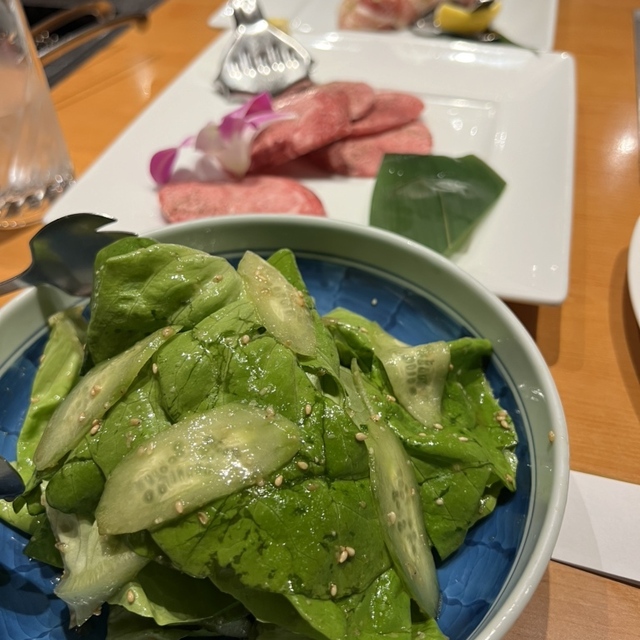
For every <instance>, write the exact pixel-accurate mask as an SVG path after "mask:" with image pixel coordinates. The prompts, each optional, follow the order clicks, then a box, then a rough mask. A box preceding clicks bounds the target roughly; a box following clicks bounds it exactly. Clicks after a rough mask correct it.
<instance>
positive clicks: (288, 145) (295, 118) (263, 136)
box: [251, 87, 351, 173]
mask: <svg viewBox="0 0 640 640" xmlns="http://www.w3.org/2000/svg"><path fill="white" fill-rule="evenodd" d="M273 107H274V109H275V110H276V111H283V112H286V113H289V114H291V115H292V118H291V119H289V120H281V121H280V122H275V123H274V124H271V125H269V126H268V127H267V128H266V129H265V130H264V131H262V132H261V133H260V134H259V135H258V137H257V138H256V139H255V140H254V142H253V146H252V149H251V172H252V173H254V172H259V171H261V170H263V169H265V168H266V169H268V168H271V167H277V166H279V165H282V164H285V163H286V162H289V161H290V160H294V159H295V158H299V157H300V156H303V155H305V154H307V153H309V152H310V151H313V150H314V149H319V148H320V147H323V146H325V145H327V144H330V143H331V142H334V141H335V140H339V139H340V138H344V137H345V136H346V135H348V134H349V131H350V130H351V120H350V118H349V101H348V98H347V96H346V95H345V93H344V92H341V91H322V90H320V89H319V88H317V87H312V88H310V89H306V90H304V91H299V92H295V93H287V94H283V95H281V96H279V97H278V98H276V99H275V100H274V101H273Z"/></svg>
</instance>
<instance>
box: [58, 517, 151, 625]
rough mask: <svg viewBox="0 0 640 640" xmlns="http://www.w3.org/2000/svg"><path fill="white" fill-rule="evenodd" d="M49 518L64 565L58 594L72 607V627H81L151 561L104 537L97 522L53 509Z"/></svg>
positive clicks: (70, 609) (119, 541) (121, 541)
mask: <svg viewBox="0 0 640 640" xmlns="http://www.w3.org/2000/svg"><path fill="white" fill-rule="evenodd" d="M47 517H48V519H49V522H50V524H51V529H52V530H53V533H54V535H55V537H56V542H57V545H56V546H57V547H58V549H60V553H61V555H62V561H63V563H64V573H63V574H62V579H61V580H60V582H58V584H57V585H56V587H55V589H54V591H55V594H56V595H57V596H58V597H59V598H61V599H62V600H64V602H65V603H66V604H67V605H68V607H69V613H70V616H71V626H80V625H81V624H83V623H84V622H86V621H87V620H88V619H89V618H90V617H91V616H92V615H94V614H95V612H96V611H98V610H99V609H100V607H101V606H102V604H104V603H105V602H106V601H107V599H108V598H109V597H110V596H111V595H112V594H113V593H115V592H116V591H117V590H118V589H120V588H121V587H122V585H124V584H126V583H127V582H129V581H130V580H132V579H133V578H134V577H135V576H136V574H137V573H138V572H139V571H140V569H142V567H144V566H145V565H146V564H147V563H148V562H149V558H144V557H142V556H139V555H138V554H137V553H135V552H134V551H132V550H131V549H129V547H127V545H126V544H125V543H124V541H123V540H121V539H118V538H113V537H111V536H103V535H100V533H99V532H98V527H97V526H96V524H95V521H93V520H90V519H88V518H84V517H82V516H76V515H74V514H66V513H62V512H60V511H58V510H56V509H53V508H52V507H50V506H49V505H47Z"/></svg>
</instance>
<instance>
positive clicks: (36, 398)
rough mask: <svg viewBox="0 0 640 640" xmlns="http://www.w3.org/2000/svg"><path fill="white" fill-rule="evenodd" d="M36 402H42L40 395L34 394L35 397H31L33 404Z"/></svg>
mask: <svg viewBox="0 0 640 640" xmlns="http://www.w3.org/2000/svg"><path fill="white" fill-rule="evenodd" d="M36 402H40V397H39V396H33V398H31V404H36Z"/></svg>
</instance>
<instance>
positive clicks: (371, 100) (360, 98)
mask: <svg viewBox="0 0 640 640" xmlns="http://www.w3.org/2000/svg"><path fill="white" fill-rule="evenodd" d="M320 87H321V90H322V91H342V92H343V93H344V94H345V95H346V96H347V101H348V110H349V119H350V120H351V121H354V120H360V119H361V118H364V116H366V115H367V113H369V112H370V111H371V109H373V107H374V105H375V97H376V92H375V91H374V89H373V87H371V86H369V85H368V84H367V83H366V82H349V81H346V80H336V81H334V82H328V83H327V84H323V85H320Z"/></svg>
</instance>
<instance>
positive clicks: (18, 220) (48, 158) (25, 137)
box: [0, 0, 74, 229]
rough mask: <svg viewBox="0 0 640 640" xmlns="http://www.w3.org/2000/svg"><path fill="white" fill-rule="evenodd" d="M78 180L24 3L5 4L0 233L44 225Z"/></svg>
mask: <svg viewBox="0 0 640 640" xmlns="http://www.w3.org/2000/svg"><path fill="white" fill-rule="evenodd" d="M73 179H74V173H73V166H72V164H71V160H70V158H69V152H68V150H67V146H66V143H65V140H64V137H63V135H62V132H61V130H60V124H59V122H58V117H57V115H56V111H55V108H54V106H53V102H52V100H51V94H50V91H49V84H48V82H47V78H46V76H45V74H44V69H43V67H42V64H41V62H40V60H39V58H38V54H37V51H36V47H35V43H34V41H33V38H32V36H31V32H30V30H29V27H28V25H27V20H26V17H25V14H24V10H23V8H22V4H21V3H20V2H19V0H0V229H15V228H19V227H24V226H26V225H28V224H34V223H37V222H40V221H41V220H42V218H43V216H44V213H45V212H46V210H47V208H48V206H49V204H50V202H51V201H52V200H53V199H55V198H56V197H57V196H58V195H60V194H61V193H62V192H63V191H64V190H65V189H66V188H67V187H68V186H69V185H70V184H71V183H72V182H73Z"/></svg>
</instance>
